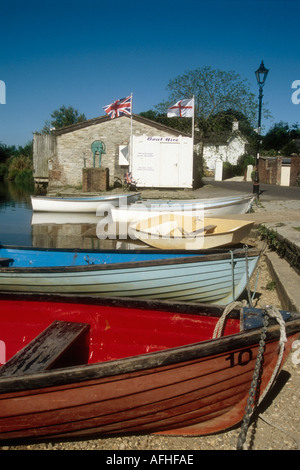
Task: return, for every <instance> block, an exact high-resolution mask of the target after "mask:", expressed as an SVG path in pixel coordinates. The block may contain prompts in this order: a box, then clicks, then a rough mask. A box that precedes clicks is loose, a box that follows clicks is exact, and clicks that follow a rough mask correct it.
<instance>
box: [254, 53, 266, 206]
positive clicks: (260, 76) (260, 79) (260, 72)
mask: <svg viewBox="0 0 300 470" xmlns="http://www.w3.org/2000/svg"><path fill="white" fill-rule="evenodd" d="M268 72H269V70H268V69H266V68H265V66H264V63H263V61H262V62H261V64H260V67H259V69H257V70H256V72H255V75H256V80H257V83H258V86H259V105H258V128H257V152H256V157H255V174H254V181H253V194H256V197H257V198H258V197H259V172H258V166H259V147H260V131H261V106H262V98H263V93H262V90H263V86H264V83H265V81H266V78H267V75H268Z"/></svg>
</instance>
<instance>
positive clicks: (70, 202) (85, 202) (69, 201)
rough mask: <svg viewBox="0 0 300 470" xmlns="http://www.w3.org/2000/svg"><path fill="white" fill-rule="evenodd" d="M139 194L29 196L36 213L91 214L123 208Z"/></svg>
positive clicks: (135, 199)
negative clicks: (113, 208)
mask: <svg viewBox="0 0 300 470" xmlns="http://www.w3.org/2000/svg"><path fill="white" fill-rule="evenodd" d="M139 197H140V193H128V194H126V193H124V194H123V193H120V194H111V195H109V196H91V197H49V196H31V205H32V209H33V211H37V212H82V213H87V212H93V213H96V212H97V210H99V209H101V210H110V209H111V208H112V207H118V206H121V205H122V206H124V205H128V204H132V203H134V202H136V201H137V200H138V199H139Z"/></svg>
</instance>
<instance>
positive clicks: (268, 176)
mask: <svg viewBox="0 0 300 470" xmlns="http://www.w3.org/2000/svg"><path fill="white" fill-rule="evenodd" d="M281 165H282V158H281V157H276V158H274V157H260V159H259V181H260V183H268V184H279V185H280V181H281Z"/></svg>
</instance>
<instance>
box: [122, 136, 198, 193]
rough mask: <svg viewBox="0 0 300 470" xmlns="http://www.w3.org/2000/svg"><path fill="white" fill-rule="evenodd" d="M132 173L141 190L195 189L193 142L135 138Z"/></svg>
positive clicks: (168, 137) (158, 138) (181, 139)
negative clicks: (193, 187) (150, 188)
mask: <svg viewBox="0 0 300 470" xmlns="http://www.w3.org/2000/svg"><path fill="white" fill-rule="evenodd" d="M132 140H133V142H132V144H133V145H132V162H131V171H132V175H133V178H134V179H135V180H136V181H137V182H138V186H139V187H153V188H159V187H161V188H163V187H164V188H192V186H193V140H192V139H191V138H189V137H180V136H179V137H174V136H166V137H160V136H154V137H150V136H144V135H143V136H133V138H132Z"/></svg>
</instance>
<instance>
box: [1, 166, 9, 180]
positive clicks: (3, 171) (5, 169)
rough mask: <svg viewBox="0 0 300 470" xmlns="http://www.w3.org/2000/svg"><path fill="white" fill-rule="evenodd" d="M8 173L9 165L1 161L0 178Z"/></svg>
mask: <svg viewBox="0 0 300 470" xmlns="http://www.w3.org/2000/svg"><path fill="white" fill-rule="evenodd" d="M7 174H8V166H7V165H5V163H0V180H2V179H4V178H6V176H7Z"/></svg>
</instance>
